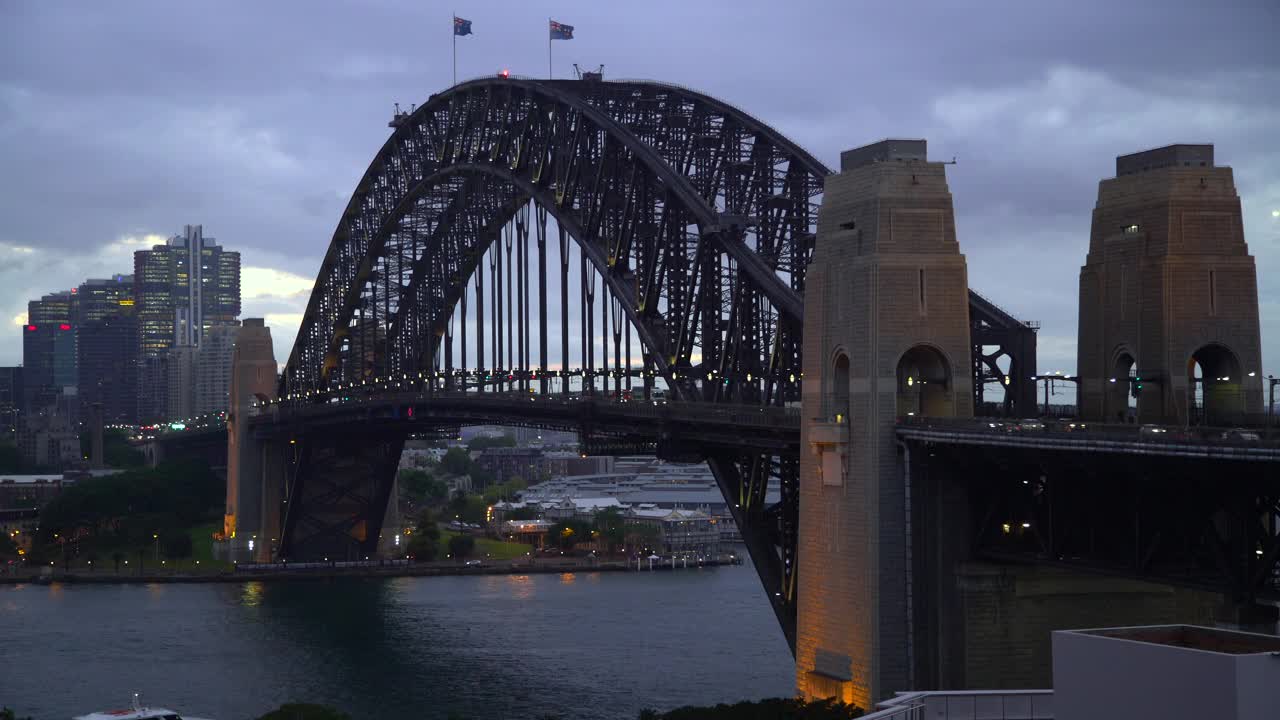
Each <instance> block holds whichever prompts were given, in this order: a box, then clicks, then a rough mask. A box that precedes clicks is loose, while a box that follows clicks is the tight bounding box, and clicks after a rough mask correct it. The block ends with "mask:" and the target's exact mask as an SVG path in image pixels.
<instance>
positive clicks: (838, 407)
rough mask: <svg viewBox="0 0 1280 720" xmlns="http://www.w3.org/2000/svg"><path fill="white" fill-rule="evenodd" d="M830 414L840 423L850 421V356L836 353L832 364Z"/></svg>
mask: <svg viewBox="0 0 1280 720" xmlns="http://www.w3.org/2000/svg"><path fill="white" fill-rule="evenodd" d="M828 414H829V415H830V416H831V418H832V419H834V420H835V421H836V422H838V423H846V422H849V356H848V355H846V354H845V353H843V352H839V353H836V358H835V361H834V362H833V363H832V364H831V407H830V408H829V409H828Z"/></svg>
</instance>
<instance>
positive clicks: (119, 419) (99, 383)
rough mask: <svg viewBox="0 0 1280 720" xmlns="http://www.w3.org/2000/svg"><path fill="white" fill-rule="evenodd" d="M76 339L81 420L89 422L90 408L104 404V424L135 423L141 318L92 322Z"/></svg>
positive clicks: (119, 317) (125, 316)
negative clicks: (85, 419) (139, 321)
mask: <svg viewBox="0 0 1280 720" xmlns="http://www.w3.org/2000/svg"><path fill="white" fill-rule="evenodd" d="M80 295H81V298H82V299H83V297H84V291H83V290H82V291H81V293H80ZM125 309H127V310H132V308H125ZM77 336H78V337H77V346H78V347H77V355H78V357H79V363H78V365H79V373H80V381H79V383H78V389H79V396H80V408H81V409H80V417H81V418H88V417H89V409H88V408H89V406H90V405H92V404H94V403H101V404H102V420H103V422H104V423H107V424H113V423H121V424H129V425H131V424H134V423H136V422H137V420H138V318H137V317H136V316H134V314H133V313H132V312H128V313H117V314H115V315H108V316H106V317H102V318H98V319H96V320H90V321H88V322H87V323H85V324H83V325H81V326H80V328H79V330H78V331H77Z"/></svg>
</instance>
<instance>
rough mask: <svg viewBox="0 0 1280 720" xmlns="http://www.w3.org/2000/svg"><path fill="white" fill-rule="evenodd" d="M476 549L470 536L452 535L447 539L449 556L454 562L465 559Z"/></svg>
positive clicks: (474, 540) (473, 539) (474, 541)
mask: <svg viewBox="0 0 1280 720" xmlns="http://www.w3.org/2000/svg"><path fill="white" fill-rule="evenodd" d="M475 549H476V539H475V538H473V537H471V536H470V535H454V536H453V537H451V538H449V555H450V556H451V557H453V559H455V560H462V559H465V558H466V557H467V556H468V555H470V554H471V553H472V551H474V550H475Z"/></svg>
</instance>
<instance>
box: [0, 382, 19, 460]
mask: <svg viewBox="0 0 1280 720" xmlns="http://www.w3.org/2000/svg"><path fill="white" fill-rule="evenodd" d="M20 407H22V366H20V365H19V366H18V367H0V440H5V441H8V442H13V441H14V438H15V434H16V433H17V431H18V421H19V418H20V415H19V412H18V409H19V408H20Z"/></svg>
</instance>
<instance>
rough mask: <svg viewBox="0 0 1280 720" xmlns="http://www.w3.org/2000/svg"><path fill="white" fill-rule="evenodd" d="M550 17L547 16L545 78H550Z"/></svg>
mask: <svg viewBox="0 0 1280 720" xmlns="http://www.w3.org/2000/svg"><path fill="white" fill-rule="evenodd" d="M551 75H552V73H551V18H550V17H548V18H547V79H548V80H550V79H551Z"/></svg>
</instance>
